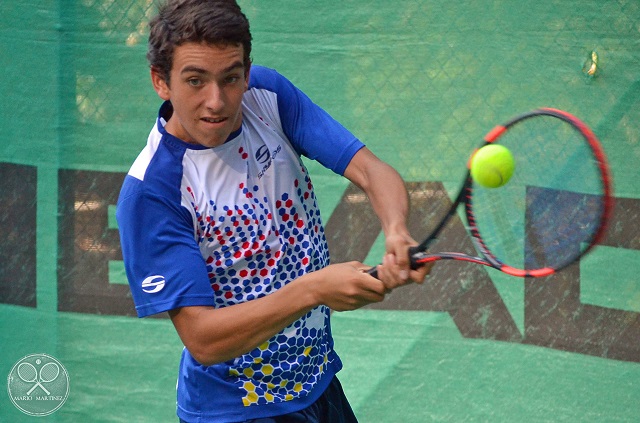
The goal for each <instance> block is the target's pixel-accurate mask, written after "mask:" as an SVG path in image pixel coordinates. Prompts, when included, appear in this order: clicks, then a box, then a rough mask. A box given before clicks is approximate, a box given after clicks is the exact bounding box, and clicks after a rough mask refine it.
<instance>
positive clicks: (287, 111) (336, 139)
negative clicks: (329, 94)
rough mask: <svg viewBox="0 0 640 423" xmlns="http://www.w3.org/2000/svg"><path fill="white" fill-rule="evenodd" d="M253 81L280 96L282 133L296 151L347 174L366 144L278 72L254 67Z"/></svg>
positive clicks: (258, 86) (252, 72)
mask: <svg viewBox="0 0 640 423" xmlns="http://www.w3.org/2000/svg"><path fill="white" fill-rule="evenodd" d="M251 80H252V81H251V82H252V84H253V86H255V87H257V88H264V89H268V90H271V91H274V92H275V93H276V94H277V99H278V112H279V115H280V121H281V124H282V129H283V131H284V133H285V135H286V136H287V137H288V138H289V140H290V141H291V143H292V145H293V147H294V148H295V149H296V151H297V152H298V153H299V154H302V155H304V156H305V157H308V158H310V159H312V160H317V161H318V162H320V163H321V164H322V165H323V166H325V167H327V168H329V169H331V170H333V171H334V172H336V173H338V174H340V175H342V174H344V171H345V169H346V168H347V165H348V164H349V162H351V159H352V158H353V156H354V155H355V154H356V153H357V152H358V151H359V150H360V149H361V148H362V147H364V144H363V143H362V142H361V141H360V140H359V139H358V138H356V137H355V135H353V134H352V133H351V132H349V130H347V129H346V128H345V127H344V126H343V125H342V124H340V123H339V122H338V121H337V120H335V119H334V118H333V117H331V115H329V114H328V113H327V112H326V111H325V110H323V109H322V108H321V107H320V106H318V105H317V104H315V103H313V101H311V99H310V98H309V97H308V96H307V95H306V94H304V93H303V92H302V91H301V90H299V89H298V88H297V87H296V86H295V85H293V84H292V83H291V82H290V81H289V80H288V79H286V78H285V77H284V76H282V75H280V74H279V73H277V72H276V71H274V70H272V69H268V68H264V67H261V66H253V67H252V68H251Z"/></svg>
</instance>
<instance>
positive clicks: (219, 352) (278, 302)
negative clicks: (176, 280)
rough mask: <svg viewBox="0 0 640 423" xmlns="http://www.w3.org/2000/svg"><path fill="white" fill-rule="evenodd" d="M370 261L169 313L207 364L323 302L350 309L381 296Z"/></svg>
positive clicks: (238, 351) (252, 343)
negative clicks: (236, 300) (248, 297)
mask: <svg viewBox="0 0 640 423" xmlns="http://www.w3.org/2000/svg"><path fill="white" fill-rule="evenodd" d="M367 267H368V266H366V265H364V264H362V263H359V262H349V263H341V264H334V265H330V266H328V267H325V268H324V269H321V270H318V271H316V272H312V273H308V274H306V275H304V276H302V277H300V278H298V279H296V280H294V281H292V282H290V283H289V284H287V285H285V286H284V287H282V288H281V289H279V290H278V291H276V292H274V293H272V294H270V295H267V296H265V297H262V298H259V299H255V300H252V301H248V302H244V303H240V304H236V305H232V306H228V307H224V308H219V309H216V308H214V307H206V306H191V307H182V308H177V309H174V310H171V311H169V315H170V316H171V320H172V322H173V324H174V326H175V328H176V330H177V332H178V335H179V336H180V339H181V340H182V342H183V343H184V345H185V346H186V348H187V350H189V352H190V353H191V355H192V356H193V357H194V358H195V359H196V361H198V362H199V363H200V364H202V365H205V366H208V365H212V364H215V363H220V362H224V361H227V360H230V359H233V358H235V357H239V356H241V355H242V354H245V353H247V352H249V351H251V350H252V349H254V348H256V347H258V346H259V345H261V344H262V343H263V342H265V341H267V340H269V339H270V338H271V337H273V336H274V335H275V334H277V333H278V332H280V331H282V329H284V328H286V327H287V326H289V325H291V324H292V323H293V322H295V321H296V320H297V319H299V318H300V317H302V316H304V315H305V314H306V313H308V312H309V311H311V310H312V309H313V308H315V307H317V306H319V305H326V306H328V307H329V308H331V309H333V310H336V311H347V310H355V309H357V308H360V307H363V306H365V305H367V304H370V303H374V302H379V301H382V300H383V299H384V295H385V287H384V285H383V284H382V282H381V281H379V280H377V279H375V278H373V277H371V276H369V275H367V274H365V273H363V271H362V269H366V268H367Z"/></svg>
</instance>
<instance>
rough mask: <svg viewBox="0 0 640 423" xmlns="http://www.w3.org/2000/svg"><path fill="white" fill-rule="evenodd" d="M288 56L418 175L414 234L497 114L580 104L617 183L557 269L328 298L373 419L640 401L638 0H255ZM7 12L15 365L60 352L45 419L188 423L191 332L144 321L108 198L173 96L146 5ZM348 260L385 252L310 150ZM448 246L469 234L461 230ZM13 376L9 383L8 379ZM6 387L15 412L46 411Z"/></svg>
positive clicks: (365, 212)
mask: <svg viewBox="0 0 640 423" xmlns="http://www.w3.org/2000/svg"><path fill="white" fill-rule="evenodd" d="M241 5H242V6H243V9H244V11H245V13H246V14H247V15H248V17H249V19H250V21H251V23H252V31H253V35H254V53H253V60H254V62H256V63H259V64H262V65H266V66H270V67H273V68H276V69H277V70H278V71H280V72H281V73H283V74H284V75H286V76H287V77H288V78H289V79H291V80H292V81H293V82H294V83H295V84H296V85H298V86H299V87H300V88H301V89H303V90H304V91H305V92H306V93H307V94H308V95H309V96H310V97H311V98H312V99H314V101H316V102H317V103H318V104H320V105H321V106H322V107H324V108H325V109H326V110H327V111H329V112H330V113H331V114H332V115H334V116H335V117H336V118H337V119H339V120H340V121H341V122H343V123H344V124H345V125H346V126H347V127H348V128H349V129H351V130H352V131H353V132H354V133H355V134H356V135H357V136H358V137H360V138H361V139H362V140H363V141H365V143H366V144H367V145H368V146H369V147H370V148H371V149H372V150H373V151H374V152H375V153H377V154H378V155H379V156H380V157H381V158H383V159H384V160H386V161H387V162H389V163H390V164H392V165H393V166H394V167H396V168H397V169H398V170H399V171H400V173H401V174H402V176H403V177H404V178H405V179H406V181H407V186H408V188H409V190H410V193H411V199H412V213H413V214H412V216H411V219H410V221H411V222H410V224H411V230H412V233H414V234H415V237H416V238H420V237H421V236H423V235H424V233H425V232H426V230H427V229H428V228H429V227H430V226H429V225H430V224H433V220H434V219H435V216H436V215H438V213H441V212H442V211H443V210H444V208H445V207H446V205H447V203H448V201H449V197H450V196H451V195H453V194H454V192H455V191H456V189H457V184H458V183H459V182H460V179H461V177H462V176H463V173H464V165H465V163H466V160H467V155H468V153H469V151H470V150H471V149H472V148H473V147H475V146H476V145H477V144H478V142H479V140H480V138H481V137H482V136H483V135H484V133H486V132H487V131H488V130H489V129H491V128H492V127H493V126H494V125H495V124H496V123H499V122H502V121H504V120H506V119H508V118H510V117H512V116H513V115H516V114H518V113H521V112H525V111H528V110H530V109H533V108H536V107H540V106H549V107H555V108H560V109H564V110H567V111H569V112H571V113H573V114H575V115H577V116H579V117H580V118H581V119H583V120H584V121H585V122H587V123H588V124H589V125H590V126H591V127H592V128H593V129H594V131H595V133H596V134H597V136H598V137H599V138H600V139H601V141H602V142H603V144H604V147H605V150H606V152H607V154H608V156H609V160H610V164H611V168H612V171H613V177H614V188H615V194H616V197H617V201H616V209H615V214H614V217H613V224H612V225H611V230H610V232H609V234H608V236H607V237H606V239H605V240H604V241H603V245H602V246H600V247H599V248H598V249H596V250H595V252H594V253H593V254H592V255H591V256H589V257H588V258H586V259H584V260H583V261H582V262H581V263H580V264H579V265H577V266H574V267H572V268H571V269H568V270H567V271H565V272H562V275H559V276H558V277H554V278H551V279H550V280H540V281H539V280H525V281H523V280H519V279H514V278H510V277H506V276H503V275H501V274H496V273H494V272H492V271H488V270H486V269H483V268H479V267H478V266H474V265H466V264H455V263H443V264H440V265H439V266H437V267H436V268H435V269H434V271H433V273H432V275H431V276H430V278H429V280H428V282H426V283H425V284H424V285H422V286H409V287H404V288H401V289H399V290H397V291H395V292H393V293H392V294H391V295H389V296H388V297H387V299H386V300H385V301H384V302H383V303H380V304H376V305H375V306H370V307H368V308H367V309H366V310H360V311H356V312H351V313H339V314H334V317H333V320H334V326H335V328H334V332H335V337H336V344H337V349H338V352H339V353H340V354H341V356H342V358H343V361H344V362H345V369H344V370H343V372H342V373H341V379H342V382H343V385H344V386H345V389H346V391H347V395H348V396H349V398H351V401H352V402H353V404H354V407H355V409H356V412H357V414H358V416H359V417H360V419H361V421H363V422H430V421H456V422H457V421H494V422H500V421H504V422H510V421H531V422H546V421H556V422H557V421H564V422H583V421H607V422H614V421H615V422H633V421H637V418H638V415H640V405H638V404H640V386H639V382H638V381H639V380H640V343H638V339H640V278H639V277H638V275H639V274H640V251H639V250H640V229H639V228H640V225H639V224H638V222H639V221H640V220H639V219H640V217H639V216H640V185H638V177H639V176H640V170H639V169H640V167H639V165H638V163H640V3H639V2H638V1H637V0H599V1H596V0H588V1H587V0H584V1H580V2H568V1H560V0H541V1H537V2H522V1H517V0H494V1H484V0H483V1H476V2H460V1H453V2H438V1H434V0H426V1H418V0H411V1H404V0H403V1H382V0H372V1H352V0H349V1H342V2H338V1H325V2H318V1H310V0H296V1H283V0H271V1H255V0H241ZM2 11H3V13H1V14H0V66H2V69H4V72H3V74H2V76H0V90H1V92H2V96H0V108H1V109H2V110H3V111H4V119H3V124H2V129H3V130H2V132H1V134H0V137H1V140H0V199H1V200H2V201H1V202H0V204H1V205H2V212H1V213H0V234H2V240H3V242H2V243H1V244H0V245H2V252H1V253H2V254H1V255H0V257H1V258H0V346H2V354H0V376H2V377H5V376H7V386H8V388H9V386H10V385H11V383H12V379H11V375H12V373H11V372H12V368H13V366H14V365H15V364H16V363H17V362H18V361H19V360H20V359H21V358H23V357H25V356H27V355H29V354H34V353H45V354H48V355H51V356H54V357H56V358H57V359H58V360H60V362H61V363H62V364H64V366H65V367H66V369H67V371H68V375H69V385H70V390H69V396H68V399H67V400H66V402H65V403H64V405H63V406H62V407H60V409H58V410H57V411H55V412H54V413H52V414H50V415H49V416H47V417H42V418H41V419H42V420H45V421H60V422H77V421H91V422H120V421H122V422H124V421H127V422H129V421H138V422H143V421H148V422H159V421H176V419H175V417H174V416H175V411H174V408H175V378H176V372H177V363H178V360H179V355H180V351H181V348H182V345H181V343H180V341H179V339H178V337H177V336H176V334H175V330H174V329H173V327H172V326H171V323H170V322H169V321H168V320H167V319H166V318H164V316H160V317H159V318H156V319H145V320H138V319H136V318H134V317H132V316H133V314H134V310H133V304H132V301H131V299H130V295H129V291H128V287H127V285H126V279H125V277H124V272H123V268H122V262H121V259H122V255H121V252H120V246H119V238H118V234H117V225H116V223H115V219H114V210H115V203H116V200H117V195H118V192H119V188H120V184H121V182H122V179H123V178H124V174H125V173H126V171H127V170H128V168H129V166H130V164H131V163H132V161H133V160H134V159H135V157H136V155H137V154H138V152H139V151H140V150H141V148H142V147H143V146H144V144H145V141H146V137H147V135H148V132H149V129H150V128H151V126H152V125H153V124H154V119H155V116H156V113H157V108H158V106H159V104H160V100H159V99H158V98H157V96H156V94H155V92H154V91H153V89H152V88H151V84H150V80H149V71H148V66H147V63H146V59H145V52H146V37H147V22H148V20H149V18H150V16H152V15H153V13H154V11H155V5H154V2H153V1H152V0H76V1H71V0H70V1H56V2H37V1H33V0H31V1H26V0H20V1H12V2H8V1H5V2H3V3H2ZM308 166H309V168H310V171H311V174H312V178H313V181H314V185H315V186H316V189H317V196H318V198H319V201H320V204H321V208H322V212H323V217H324V220H325V223H326V226H327V235H328V237H329V243H330V248H331V250H332V257H333V260H334V261H342V260H352V259H358V260H366V261H367V262H369V263H372V264H374V263H376V262H378V260H379V257H380V255H381V253H382V243H381V236H380V235H379V233H377V232H376V231H373V232H372V231H370V230H366V229H367V228H370V227H374V228H375V225H376V223H375V219H374V218H373V217H372V215H371V211H370V209H369V208H368V207H367V206H366V203H365V202H363V201H362V200H363V198H362V196H361V195H359V194H358V192H357V190H355V189H354V188H353V187H352V186H349V185H348V184H347V182H346V181H345V180H344V179H342V178H339V177H336V176H335V175H333V174H331V173H330V172H329V171H327V170H325V169H323V168H321V166H319V165H318V164H316V163H314V162H309V163H308ZM441 242H444V243H448V245H452V246H454V247H455V246H464V245H467V244H468V243H469V241H468V239H467V238H466V237H465V235H464V230H463V229H462V228H461V227H460V226H458V227H455V228H452V229H451V230H450V231H448V232H447V233H446V234H445V236H444V237H443V240H442V241H441ZM7 391H9V389H8V390H7ZM12 401H13V400H12V399H11V398H10V395H9V392H7V394H6V395H5V394H0V422H4V421H6V422H20V421H33V420H35V419H36V417H31V416H29V415H27V414H25V413H23V412H22V411H20V410H19V409H18V407H16V406H15V404H14V403H12Z"/></svg>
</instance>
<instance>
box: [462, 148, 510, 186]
mask: <svg viewBox="0 0 640 423" xmlns="http://www.w3.org/2000/svg"><path fill="white" fill-rule="evenodd" d="M514 169H515V163H514V161H513V155H512V154H511V152H510V151H509V149H508V148H506V147H504V146H502V145H499V144H489V145H485V146H484V147H482V148H481V149H479V150H478V151H476V152H475V154H474V155H473V157H471V177H472V178H473V180H474V181H476V182H477V183H478V184H480V185H482V186H483V187H486V188H498V187H501V186H503V185H504V184H506V183H507V182H509V179H511V176H513V171H514Z"/></svg>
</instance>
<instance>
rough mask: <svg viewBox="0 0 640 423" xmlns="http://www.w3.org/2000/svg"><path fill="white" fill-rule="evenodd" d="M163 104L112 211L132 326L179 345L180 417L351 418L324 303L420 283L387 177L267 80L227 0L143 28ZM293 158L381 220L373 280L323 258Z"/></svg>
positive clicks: (172, 11) (348, 139)
mask: <svg viewBox="0 0 640 423" xmlns="http://www.w3.org/2000/svg"><path fill="white" fill-rule="evenodd" d="M150 29H151V32H150V36H149V50H148V59H149V61H150V65H151V80H152V83H153V87H154V88H155V90H156V92H157V93H158V95H159V96H160V98H161V99H163V100H164V103H163V104H162V106H161V107H160V109H159V114H158V118H157V120H156V123H155V125H154V126H153V128H152V130H151V133H150V135H149V138H148V141H147V145H146V147H145V148H144V149H143V150H142V152H141V153H140V155H139V156H138V158H137V159H136V160H135V162H134V163H133V165H132V167H131V169H130V171H129V173H128V175H127V176H126V179H125V181H124V185H123V187H122V191H121V194H120V198H119V201H118V207H117V219H118V225H119V229H120V237H121V243H122V251H123V255H124V262H125V266H126V271H127V276H128V279H129V283H130V287H131V293H132V296H133V299H134V302H135V306H136V310H137V313H138V316H140V317H143V316H149V315H153V314H157V313H162V312H168V313H169V315H170V317H171V320H172V322H173V324H174V326H175V328H176V330H177V332H178V334H179V336H180V338H181V340H182V341H183V343H184V345H185V349H184V350H183V353H182V359H181V362H180V370H179V376H178V384H177V397H178V401H177V414H178V417H179V418H180V420H181V421H184V422H245V421H253V422H332V423H337V422H355V421H356V418H355V416H354V414H353V412H352V410H351V407H350V406H349V403H348V401H347V399H346V398H345V396H344V393H343V391H342V388H341V386H340V383H339V381H338V379H337V378H336V376H335V375H336V373H337V372H338V371H339V370H340V369H341V367H342V363H341V361H340V358H339V357H338V355H337V354H336V352H335V351H334V349H333V340H332V337H331V329H330V312H329V311H330V309H333V310H337V311H345V310H354V309H357V308H359V307H362V306H365V305H367V304H370V303H374V302H379V301H382V300H383V299H384V296H385V294H386V293H388V292H389V291H390V290H392V289H394V288H396V287H398V286H401V285H404V284H407V283H410V282H412V281H416V282H421V281H422V280H423V279H424V277H425V276H426V274H427V273H428V269H427V268H425V269H421V270H418V271H416V270H410V269H409V267H408V248H409V246H410V245H415V244H416V243H415V241H414V240H413V239H412V238H411V237H410V236H409V233H408V230H407V228H406V224H405V220H406V215H407V208H408V205H407V193H406V191H405V188H404V184H403V181H402V180H401V178H400V177H399V175H398V173H397V172H396V171H394V170H393V169H392V168H391V167H390V166H388V165H387V164H385V163H383V162H382V161H380V160H379V159H377V158H376V157H375V156H374V155H373V154H372V153H371V152H370V151H369V150H368V149H367V148H366V147H365V146H364V145H363V143H362V142H360V141H359V140H358V139H357V138H356V137H355V136H354V135H352V134H351V133H350V132H349V131H348V130H346V129H345V128H344V127H343V126H342V125H340V124H339V123H338V122H337V121H336V120H334V119H333V118H332V117H331V116H329V115H328V114H327V113H326V112H325V111H323V110H322V109H321V108H319V107H318V106H317V105H315V104H314V103H313V102H312V101H311V100H310V99H309V98H308V97H307V96H306V95H305V94H303V93H302V92H301V91H300V90H299V89H297V88H296V87H295V86H294V85H293V84H292V83H291V82H289V81H288V80H287V79H285V78H284V77H283V76H281V75H280V74H278V73H277V72H275V71H274V70H271V69H268V68H265V67H261V66H258V65H252V63H251V59H250V54H251V33H250V30H249V23H248V21H247V19H246V17H245V15H244V14H243V13H242V12H241V10H240V7H239V6H238V5H237V4H236V2H235V1H233V0H232V1H229V0H172V1H169V2H168V3H167V4H166V5H164V6H162V7H161V8H160V10H159V14H158V15H157V16H156V17H155V18H154V19H153V20H152V21H151V28H150ZM301 156H306V157H308V158H311V159H314V160H317V161H319V162H320V163H322V164H323V165H324V166H326V167H327V168H329V169H331V170H333V171H334V172H335V173H337V174H339V175H344V176H345V177H346V178H348V179H349V180H350V181H352V182H353V183H354V184H356V185H358V186H359V187H361V188H362V189H363V190H364V192H365V193H366V194H367V195H368V197H369V199H370V201H371V203H372V205H373V208H374V210H375V212H376V214H377V215H378V217H379V218H380V221H381V222H382V227H383V230H384V234H385V237H386V254H385V256H384V258H383V259H382V265H381V266H380V267H379V268H378V274H379V279H376V278H374V277H372V276H369V275H367V274H366V273H365V272H364V271H363V270H365V269H367V268H368V266H366V265H364V264H362V263H359V262H349V263H338V264H329V263H330V262H329V252H328V249H327V242H326V239H325V235H324V230H323V225H322V220H321V218H320V213H319V209H318V204H317V202H316V197H315V195H314V190H313V185H312V183H311V179H310V176H309V174H308V172H307V169H306V168H305V166H304V164H303V163H302V161H301V159H300V158H301Z"/></svg>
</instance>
